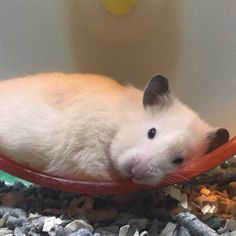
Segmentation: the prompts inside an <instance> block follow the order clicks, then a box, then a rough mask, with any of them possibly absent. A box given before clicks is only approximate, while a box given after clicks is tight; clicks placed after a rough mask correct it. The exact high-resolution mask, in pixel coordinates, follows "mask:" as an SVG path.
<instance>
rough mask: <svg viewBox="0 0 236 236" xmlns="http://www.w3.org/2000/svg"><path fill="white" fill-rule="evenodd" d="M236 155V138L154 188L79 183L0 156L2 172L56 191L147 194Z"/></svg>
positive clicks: (126, 183) (124, 183)
mask: <svg viewBox="0 0 236 236" xmlns="http://www.w3.org/2000/svg"><path fill="white" fill-rule="evenodd" d="M235 154H236V137H234V138H233V139H231V140H230V141H229V142H227V143H225V144H224V145H222V146H221V147H220V148H218V149H216V150H214V151H213V152H211V153H209V154H207V155H205V156H202V157H199V158H198V159H194V160H190V161H188V162H186V163H185V165H183V166H182V167H180V168H179V169H178V170H176V171H175V172H173V173H171V174H169V175H168V176H166V177H165V178H164V179H163V180H162V181H161V182H160V183H159V184H157V185H155V186H144V185H138V184H135V183H133V182H132V181H131V180H123V181H122V180H121V181H89V180H88V181H80V180H69V179H63V178H60V177H56V176H51V175H48V174H45V173H41V172H39V171H36V170H33V169H31V168H28V167H26V166H23V165H20V164H18V163H16V162H14V161H11V160H10V159H8V158H6V157H3V156H1V157H0V169H2V170H3V171H5V172H7V173H9V174H12V175H14V176H16V177H19V178H22V179H25V180H27V181H30V182H33V183H35V184H40V185H43V186H46V187H49V188H56V189H60V190H63V191H69V192H79V193H84V194H96V195H99V194H100V195H101V194H104V195H105V194H123V193H129V192H139V191H145V190H148V189H153V188H159V187H164V186H168V185H170V184H175V183H181V182H184V181H186V180H187V179H190V178H192V177H194V176H197V175H200V174H201V173H203V172H205V171H207V170H209V169H211V168H213V167H215V166H217V165H219V164H221V163H222V162H224V161H225V160H227V159H229V158H230V157H232V156H233V155H235Z"/></svg>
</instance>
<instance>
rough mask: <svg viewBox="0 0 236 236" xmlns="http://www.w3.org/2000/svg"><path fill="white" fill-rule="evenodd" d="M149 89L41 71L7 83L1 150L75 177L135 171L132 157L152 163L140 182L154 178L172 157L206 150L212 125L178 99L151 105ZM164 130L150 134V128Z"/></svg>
mask: <svg viewBox="0 0 236 236" xmlns="http://www.w3.org/2000/svg"><path fill="white" fill-rule="evenodd" d="M142 96H143V92H142V91H141V90H138V89H135V88H133V87H123V86H121V85H119V84H117V83H116V82H114V81H112V80H110V79H109V78H106V77H102V76H95V75H81V74H70V75H65V74H59V73H52V74H39V75H35V76H30V77H26V78H18V79H12V80H6V81H2V82H0V150H1V152H2V153H3V154H5V155H7V156H9V157H10V158H12V159H14V160H16V161H18V162H21V163H25V164H29V165H31V166H33V167H34V168H37V169H41V170H44V171H46V172H49V173H52V174H55V175H59V176H64V177H70V178H80V179H83V178H84V179H86V178H90V179H91V178H99V179H115V178H118V176H119V175H121V176H128V177H129V176H130V165H131V164H132V157H134V156H137V155H138V156H139V157H141V158H142V162H143V163H144V165H146V166H147V168H148V171H147V176H146V177H145V178H143V179H134V181H136V182H140V183H147V184H153V183H156V182H158V181H159V180H160V178H161V177H163V176H164V175H165V174H166V173H167V172H169V171H171V170H173V169H174V168H176V167H175V166H174V165H173V164H172V163H171V161H172V160H173V158H175V156H176V155H177V154H178V153H182V154H184V155H186V156H188V155H190V154H192V153H195V154H196V155H197V154H199V153H202V152H203V151H204V147H203V146H204V145H203V144H204V140H205V139H206V136H207V132H208V131H209V130H210V127H209V126H208V125H207V124H206V123H205V122H203V121H202V120H201V119H200V118H199V117H198V116H197V115H196V114H195V113H194V112H193V111H191V110H190V109H189V108H187V107H186V106H184V105H183V104H182V103H181V102H180V101H178V100H177V99H175V100H174V102H173V104H172V105H171V106H170V107H169V108H165V109H162V110H157V109H156V110H155V109H150V110H148V109H146V110H144V108H143V105H142ZM152 127H156V129H157V136H156V138H154V139H153V140H150V139H148V138H147V132H148V130H149V129H150V128H152Z"/></svg>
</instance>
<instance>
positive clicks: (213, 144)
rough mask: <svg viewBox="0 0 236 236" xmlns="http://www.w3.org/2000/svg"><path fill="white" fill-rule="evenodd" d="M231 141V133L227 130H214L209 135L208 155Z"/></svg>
mask: <svg viewBox="0 0 236 236" xmlns="http://www.w3.org/2000/svg"><path fill="white" fill-rule="evenodd" d="M228 140H229V132H228V130H227V129H224V128H218V129H215V130H213V131H212V132H211V133H210V134H209V135H208V141H209V143H208V148H207V150H206V153H209V152H211V151H213V150H215V149H216V148H218V147H220V146H221V145H223V144H224V143H226V142H228Z"/></svg>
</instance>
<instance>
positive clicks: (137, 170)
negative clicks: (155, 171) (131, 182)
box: [131, 157, 147, 178]
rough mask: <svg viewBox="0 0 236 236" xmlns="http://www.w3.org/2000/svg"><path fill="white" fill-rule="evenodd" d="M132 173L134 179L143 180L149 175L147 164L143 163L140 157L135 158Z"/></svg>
mask: <svg viewBox="0 0 236 236" xmlns="http://www.w3.org/2000/svg"><path fill="white" fill-rule="evenodd" d="M131 173H132V175H133V176H134V177H137V178H141V177H144V176H145V175H146V173H147V164H146V162H145V161H142V160H141V159H140V158H139V157H134V158H133V160H132V168H131Z"/></svg>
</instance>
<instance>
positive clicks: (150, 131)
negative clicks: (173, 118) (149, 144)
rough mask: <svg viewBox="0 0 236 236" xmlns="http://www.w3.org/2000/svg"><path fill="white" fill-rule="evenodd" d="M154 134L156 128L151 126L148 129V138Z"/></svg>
mask: <svg viewBox="0 0 236 236" xmlns="http://www.w3.org/2000/svg"><path fill="white" fill-rule="evenodd" d="M155 135H156V128H152V129H149V130H148V138H149V139H153V138H154V137H155Z"/></svg>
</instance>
